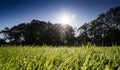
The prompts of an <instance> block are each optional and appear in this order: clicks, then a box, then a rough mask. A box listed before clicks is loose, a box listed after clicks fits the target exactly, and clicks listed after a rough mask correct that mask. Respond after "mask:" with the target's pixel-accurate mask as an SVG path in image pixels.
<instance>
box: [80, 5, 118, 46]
mask: <svg viewBox="0 0 120 70" xmlns="http://www.w3.org/2000/svg"><path fill="white" fill-rule="evenodd" d="M79 30H80V32H81V33H80V35H79V42H84V43H88V42H91V43H94V44H97V45H112V44H117V45H120V37H119V36H120V7H116V8H111V9H110V10H109V11H108V12H106V13H102V14H100V15H99V17H98V18H97V19H95V20H93V21H91V22H90V23H88V24H84V25H83V26H81V27H80V28H79Z"/></svg>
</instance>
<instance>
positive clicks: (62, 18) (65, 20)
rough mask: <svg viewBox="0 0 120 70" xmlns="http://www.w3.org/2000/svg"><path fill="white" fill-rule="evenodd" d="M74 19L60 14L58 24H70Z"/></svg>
mask: <svg viewBox="0 0 120 70" xmlns="http://www.w3.org/2000/svg"><path fill="white" fill-rule="evenodd" d="M71 20H72V17H71V15H69V14H60V15H59V16H58V22H59V23H61V24H70V23H71V22H72V21H71Z"/></svg>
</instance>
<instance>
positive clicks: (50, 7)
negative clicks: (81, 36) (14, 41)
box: [0, 0, 120, 30]
mask: <svg viewBox="0 0 120 70" xmlns="http://www.w3.org/2000/svg"><path fill="white" fill-rule="evenodd" d="M116 6H120V0H0V30H1V29H4V28H5V27H6V26H7V27H12V26H14V25H18V24H20V23H30V22H31V20H33V19H37V20H41V21H46V22H48V21H49V22H52V23H64V22H65V23H67V24H69V25H71V26H73V27H75V28H79V27H80V26H81V25H83V24H84V23H88V22H90V21H91V20H94V19H96V18H97V17H98V15H99V14H100V13H105V12H106V11H108V10H109V9H110V8H112V7H116ZM68 21H69V22H68Z"/></svg>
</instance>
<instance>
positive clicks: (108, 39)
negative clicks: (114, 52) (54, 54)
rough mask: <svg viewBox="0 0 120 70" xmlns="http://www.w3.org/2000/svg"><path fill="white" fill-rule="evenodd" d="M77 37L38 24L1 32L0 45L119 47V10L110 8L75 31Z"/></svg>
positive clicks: (64, 27)
mask: <svg viewBox="0 0 120 70" xmlns="http://www.w3.org/2000/svg"><path fill="white" fill-rule="evenodd" d="M77 30H78V32H79V35H78V36H75V30H74V29H73V27H72V26H70V25H67V24H66V25H63V24H53V23H51V22H44V21H40V20H35V19H34V20H32V21H31V22H30V23H21V24H19V25H17V26H13V27H12V28H8V27H5V28H4V29H3V30H1V31H0V34H2V35H3V38H1V39H0V44H9V45H44V44H46V45H54V46H58V45H68V46H73V45H81V44H88V43H91V44H96V45H106V46H110V45H113V44H116V45H120V37H119V36H120V6H118V7H115V8H111V9H110V10H109V11H107V12H105V13H102V14H100V15H99V16H98V18H96V19H95V20H92V21H91V22H89V23H85V24H83V25H82V26H80V27H79V28H78V29H77Z"/></svg>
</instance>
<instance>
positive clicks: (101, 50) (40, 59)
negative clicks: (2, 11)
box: [0, 46, 120, 70]
mask: <svg viewBox="0 0 120 70" xmlns="http://www.w3.org/2000/svg"><path fill="white" fill-rule="evenodd" d="M0 70H120V47H116V46H113V47H96V46H94V47H93V46H89V47H87V46H82V47H65V46H64V47H62V46H61V47H51V46H41V47H39V46H36V47H35V46H24V47H22V46H2V47H0Z"/></svg>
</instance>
